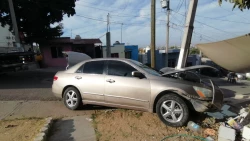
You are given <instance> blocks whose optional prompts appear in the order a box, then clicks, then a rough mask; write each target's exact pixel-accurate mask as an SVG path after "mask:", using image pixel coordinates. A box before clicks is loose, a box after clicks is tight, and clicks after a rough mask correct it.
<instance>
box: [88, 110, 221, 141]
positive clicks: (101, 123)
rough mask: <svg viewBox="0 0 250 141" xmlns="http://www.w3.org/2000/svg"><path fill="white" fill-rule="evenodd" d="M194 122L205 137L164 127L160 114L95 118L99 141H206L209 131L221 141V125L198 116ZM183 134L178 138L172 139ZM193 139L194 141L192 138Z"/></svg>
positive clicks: (115, 112) (114, 112)
mask: <svg viewBox="0 0 250 141" xmlns="http://www.w3.org/2000/svg"><path fill="white" fill-rule="evenodd" d="M192 117H193V118H192V120H193V121H194V122H196V123H198V124H199V125H201V126H202V127H203V128H202V131H201V133H197V132H192V131H190V130H189V129H187V128H186V127H180V128H173V127H169V126H166V125H165V124H163V123H162V122H161V121H160V119H159V118H158V116H157V115H156V114H152V113H148V112H140V111H133V110H122V109H118V110H110V111H96V113H95V114H93V115H92V118H93V119H94V120H93V124H94V127H95V130H96V136H97V139H98V140H99V141H117V140H129V141H151V140H152V141H161V140H163V139H164V138H165V137H167V136H169V138H166V139H164V141H171V140H174V141H196V140H202V138H206V137H207V135H205V134H204V130H205V129H206V128H208V127H209V128H212V129H214V130H215V133H216V134H215V135H214V136H211V137H212V138H213V139H215V140H216V139H217V138H218V137H217V131H218V128H219V123H215V122H216V121H215V120H214V119H213V118H207V117H206V116H205V115H202V114H198V113H194V114H192ZM177 134H182V136H181V137H180V136H178V137H170V136H172V135H177ZM191 136H193V137H191Z"/></svg>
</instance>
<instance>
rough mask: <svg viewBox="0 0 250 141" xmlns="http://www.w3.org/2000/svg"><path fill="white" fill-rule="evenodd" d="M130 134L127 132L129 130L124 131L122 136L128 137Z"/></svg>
mask: <svg viewBox="0 0 250 141" xmlns="http://www.w3.org/2000/svg"><path fill="white" fill-rule="evenodd" d="M129 135H130V134H129V133H127V132H122V136H123V137H125V138H128V136H129Z"/></svg>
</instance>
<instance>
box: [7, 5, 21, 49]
mask: <svg viewBox="0 0 250 141" xmlns="http://www.w3.org/2000/svg"><path fill="white" fill-rule="evenodd" d="M8 1H9V7H10V16H11V22H12V25H13V28H14V33H15V40H16V46H17V48H18V49H20V48H21V42H20V37H19V32H18V28H17V22H16V15H15V10H14V6H13V2H12V0H8ZM21 49H22V50H23V48H21Z"/></svg>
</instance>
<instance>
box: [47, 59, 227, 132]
mask: <svg viewBox="0 0 250 141" xmlns="http://www.w3.org/2000/svg"><path fill="white" fill-rule="evenodd" d="M181 76H182V77H183V79H176V78H171V77H168V75H166V76H165V75H164V74H163V75H162V74H159V73H158V72H156V71H155V70H153V69H151V68H149V67H147V66H145V65H143V64H141V63H139V62H137V61H133V60H128V59H112V58H105V59H91V60H86V61H83V62H81V63H78V64H77V65H75V66H73V67H71V68H69V69H68V70H66V71H60V72H58V73H56V75H55V76H54V81H53V86H52V91H53V93H54V94H55V96H57V97H60V98H63V101H64V104H65V106H66V107H67V108H69V109H71V110H75V109H77V108H79V107H80V106H81V105H82V104H84V105H85V104H94V105H103V106H110V107H118V108H127V109H134V110H142V111H148V112H156V113H157V115H158V116H159V118H160V119H161V121H162V122H164V123H165V124H166V125H169V126H175V127H177V126H183V125H185V124H186V123H187V121H188V118H189V113H190V110H195V111H198V112H205V111H212V110H217V109H220V108H221V107H222V102H223V94H222V92H221V91H220V89H219V88H218V87H217V86H215V85H214V84H213V82H212V81H209V82H208V83H207V82H203V81H201V80H199V79H198V78H196V76H195V79H193V80H195V81H190V76H192V75H190V74H187V73H183V74H181ZM185 78H189V79H185Z"/></svg>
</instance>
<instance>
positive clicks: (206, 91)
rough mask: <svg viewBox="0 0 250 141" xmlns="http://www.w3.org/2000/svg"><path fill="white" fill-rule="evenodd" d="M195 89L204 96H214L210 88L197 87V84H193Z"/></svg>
mask: <svg viewBox="0 0 250 141" xmlns="http://www.w3.org/2000/svg"><path fill="white" fill-rule="evenodd" d="M193 88H194V90H195V91H196V93H197V94H198V95H199V96H200V97H202V98H206V97H208V98H210V97H213V93H212V91H211V90H209V89H206V88H201V87H196V86H193Z"/></svg>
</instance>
